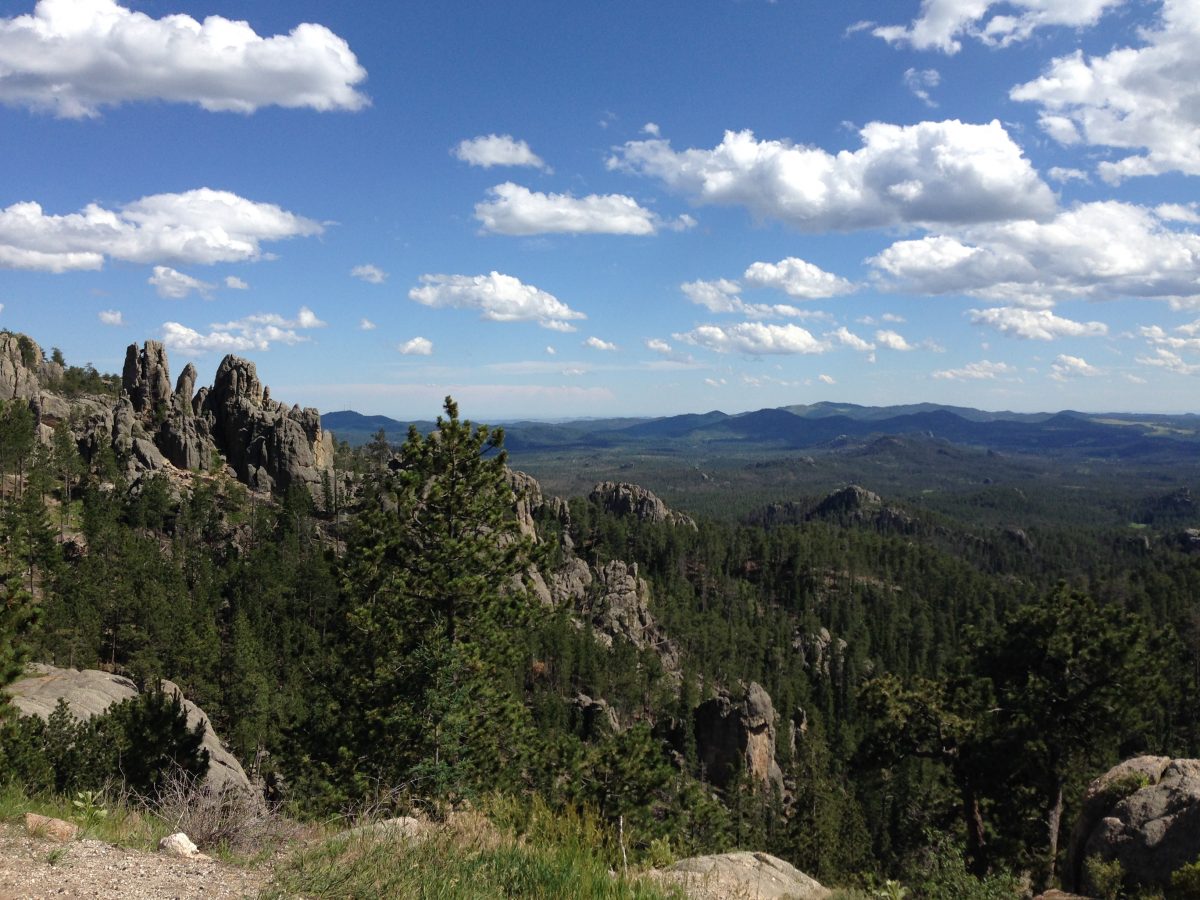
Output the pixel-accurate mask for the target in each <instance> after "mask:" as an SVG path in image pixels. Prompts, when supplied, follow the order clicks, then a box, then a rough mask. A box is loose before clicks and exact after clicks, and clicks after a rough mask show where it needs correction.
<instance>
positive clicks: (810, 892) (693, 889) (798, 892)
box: [652, 851, 833, 900]
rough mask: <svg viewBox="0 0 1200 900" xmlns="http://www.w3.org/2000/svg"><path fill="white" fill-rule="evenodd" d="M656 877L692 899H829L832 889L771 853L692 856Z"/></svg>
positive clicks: (663, 870) (659, 870) (655, 877)
mask: <svg viewBox="0 0 1200 900" xmlns="http://www.w3.org/2000/svg"><path fill="white" fill-rule="evenodd" d="M652 876H653V878H654V879H655V880H656V881H658V882H660V883H662V884H665V885H673V886H676V887H679V888H680V889H682V890H683V893H684V896H686V897H688V898H689V900H734V898H742V897H744V898H753V900H826V898H827V897H830V896H831V895H832V893H833V892H832V891H830V890H829V889H828V888H826V887H824V886H823V885H822V884H821V883H820V882H818V881H816V880H815V879H813V878H810V877H809V876H807V875H805V874H804V873H803V872H801V871H800V870H799V869H797V868H796V867H795V866H793V865H791V864H790V863H786V862H784V861H783V860H782V859H779V858H778V857H775V856H771V855H770V854H768V853H750V852H746V851H742V852H738V853H719V854H717V855H715V856H692V857H689V858H688V859H681V860H680V861H679V862H677V863H675V864H674V865H672V866H669V867H668V868H666V869H655V870H654V872H653V873H652Z"/></svg>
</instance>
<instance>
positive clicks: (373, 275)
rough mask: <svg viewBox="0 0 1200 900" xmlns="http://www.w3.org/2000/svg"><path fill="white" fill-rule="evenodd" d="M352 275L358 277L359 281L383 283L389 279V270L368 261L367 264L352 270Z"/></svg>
mask: <svg viewBox="0 0 1200 900" xmlns="http://www.w3.org/2000/svg"><path fill="white" fill-rule="evenodd" d="M350 277H351V278H357V279H358V280H359V281H365V282H366V283H367V284H383V283H384V282H385V281H387V277H388V276H387V272H385V271H383V269H381V268H379V266H374V265H371V264H370V263H366V264H365V265H361V266H355V267H354V268H353V269H351V270H350Z"/></svg>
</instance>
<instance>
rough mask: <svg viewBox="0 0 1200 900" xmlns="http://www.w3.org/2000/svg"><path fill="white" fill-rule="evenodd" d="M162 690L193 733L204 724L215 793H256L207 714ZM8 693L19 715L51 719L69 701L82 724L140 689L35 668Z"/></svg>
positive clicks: (166, 684) (85, 673) (166, 687)
mask: <svg viewBox="0 0 1200 900" xmlns="http://www.w3.org/2000/svg"><path fill="white" fill-rule="evenodd" d="M162 690H163V691H165V692H167V693H170V694H172V695H175V696H178V697H179V698H180V700H181V701H182V703H183V708H184V711H185V712H186V713H187V722H188V727H189V728H195V727H196V725H198V724H200V723H201V722H203V723H204V749H205V750H207V751H208V760H209V762H208V775H207V776H206V778H205V783H206V785H207V786H209V787H211V788H213V789H214V790H217V791H222V790H226V789H241V790H246V791H250V790H252V788H251V786H250V779H249V778H247V777H246V772H245V770H244V769H242V765H241V763H239V762H238V761H237V759H236V758H235V757H234V756H233V754H232V753H230V752H229V751H228V750H226V749H225V746H224V745H223V744H222V743H221V739H220V737H218V736H217V733H216V732H215V731H213V728H212V725H211V724H210V723H209V720H208V716H207V715H206V714H205V712H204V710H202V709H201V708H200V707H198V706H197V705H196V704H195V703H193V702H192V701H191V700H188V699H187V698H186V697H184V696H183V692H182V691H181V690H180V689H179V686H178V685H176V684H174V683H172V682H170V681H165V680H164V681H163V682H162ZM7 691H8V693H9V694H10V695H11V696H12V698H13V705H15V706H16V708H17V710H18V711H19V712H20V714H21V715H24V716H40V717H41V718H43V719H48V718H49V717H50V714H51V713H52V712H54V709H55V707H57V706H58V701H59V700H66V701H67V706H68V707H69V708H70V710H71V712H72V713H73V714H74V715H75V716H76V717H78V718H79V719H81V720H86V719H90V718H92V716H97V715H99V714H100V713H102V712H104V711H105V710H106V709H108V708H109V707H110V706H112V705H113V704H114V703H120V702H121V701H123V700H129V699H130V698H132V697H136V696H137V695H138V693H139V691H138V688H137V685H136V684H134V683H133V682H132V681H130V680H129V679H128V678H124V677H122V676H120V675H113V674H111V673H109V672H100V671H97V670H95V669H84V670H82V671H81V670H78V669H59V668H56V667H55V666H48V665H43V664H38V665H34V666H31V667H30V671H29V674H28V675H26V676H25V677H24V678H21V679H19V680H18V681H16V682H14V683H13V684H11V685H9V687H8V688H7Z"/></svg>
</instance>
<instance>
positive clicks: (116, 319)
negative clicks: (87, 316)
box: [96, 309, 125, 325]
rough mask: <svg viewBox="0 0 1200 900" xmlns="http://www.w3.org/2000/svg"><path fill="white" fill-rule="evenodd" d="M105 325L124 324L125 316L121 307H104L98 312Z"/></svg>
mask: <svg viewBox="0 0 1200 900" xmlns="http://www.w3.org/2000/svg"><path fill="white" fill-rule="evenodd" d="M96 315H97V316H98V317H99V319H100V322H101V323H102V324H104V325H124V324H125V316H124V315H122V314H121V311H120V310H119V309H102V310H100V312H98V313H97V314H96Z"/></svg>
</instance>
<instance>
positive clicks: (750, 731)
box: [694, 682, 783, 792]
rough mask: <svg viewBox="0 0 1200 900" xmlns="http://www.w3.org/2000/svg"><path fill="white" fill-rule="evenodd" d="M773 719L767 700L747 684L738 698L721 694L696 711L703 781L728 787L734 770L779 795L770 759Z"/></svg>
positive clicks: (779, 773)
mask: <svg viewBox="0 0 1200 900" xmlns="http://www.w3.org/2000/svg"><path fill="white" fill-rule="evenodd" d="M777 720H778V715H777V714H776V712H775V706H774V704H772V702H771V696H770V695H769V694H768V693H767V692H766V691H765V690H763V688H762V686H761V685H759V684H758V683H757V682H751V684H750V686H749V687H748V688H746V689H745V692H744V694H743V695H742V696H741V697H735V696H733V695H731V694H730V693H729V692H727V691H722V692H721V693H719V694H718V695H717V696H716V697H713V698H712V699H711V700H706V701H705V702H704V703H701V704H700V706H698V707H697V708H696V711H695V717H694V721H695V725H694V727H695V732H696V747H697V751H698V752H699V754H700V762H701V763H702V764H703V765H704V770H705V773H706V775H707V776H708V779H709V780H710V781H711V782H712V783H713V784H715V785H716V786H717V787H720V788H727V787H729V786H730V784H731V783H732V782H733V779H734V777H735V776H736V775H737V773H738V772H739V771H743V770H744V771H745V773H746V775H747V776H748V777H749V778H750V780H751V782H753V783H754V784H756V785H758V786H759V787H762V788H772V787H773V788H775V789H776V790H779V791H780V792H782V791H783V770H782V769H780V767H779V763H778V762H776V760H775V725H776V722H777Z"/></svg>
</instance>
